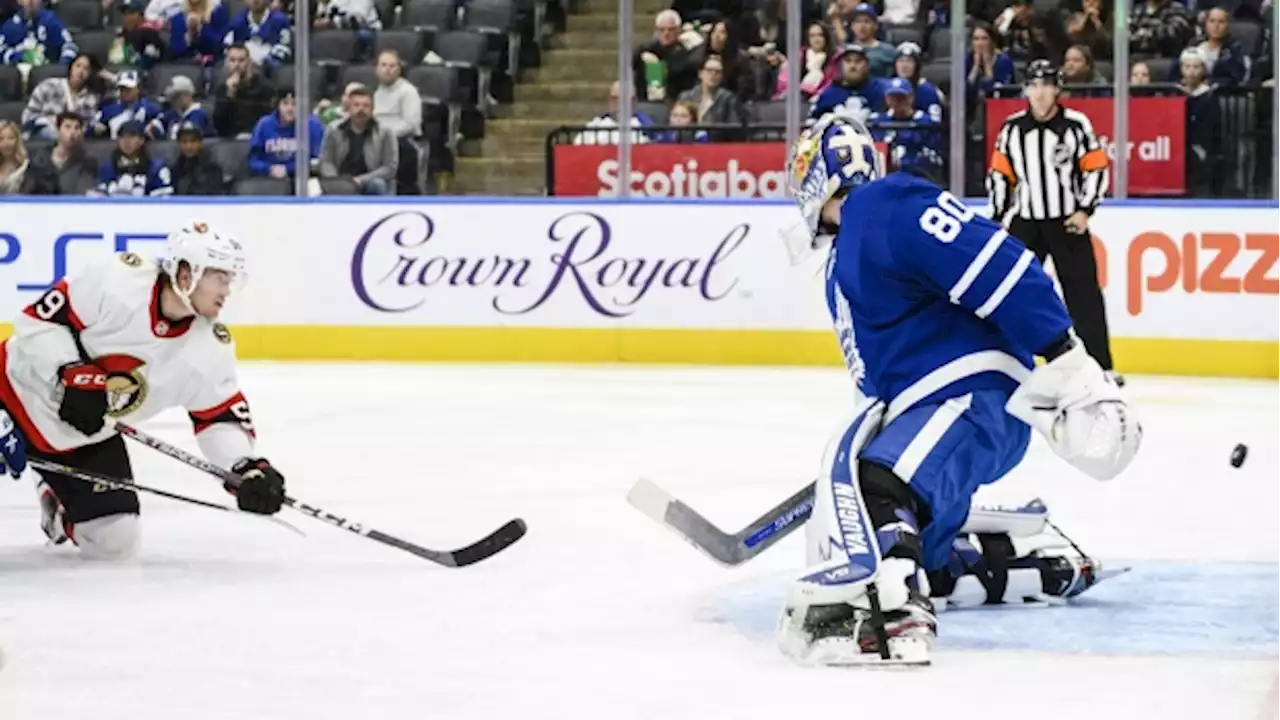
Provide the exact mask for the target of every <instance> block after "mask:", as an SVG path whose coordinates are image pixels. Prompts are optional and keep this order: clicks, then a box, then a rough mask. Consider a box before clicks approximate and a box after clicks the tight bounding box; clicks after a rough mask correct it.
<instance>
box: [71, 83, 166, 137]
mask: <svg viewBox="0 0 1280 720" xmlns="http://www.w3.org/2000/svg"><path fill="white" fill-rule="evenodd" d="M138 85H139V80H138V72H137V71H136V70H125V71H124V72H122V73H120V75H119V76H117V78H116V90H117V91H118V92H119V95H118V96H117V97H116V99H114V100H110V101H108V102H106V103H104V104H103V105H102V106H101V107H100V108H99V109H98V114H97V115H96V116H94V118H93V125H92V130H91V132H90V133H89V134H90V135H92V136H93V137H111V138H114V137H119V135H120V128H121V127H123V126H124V125H125V124H126V123H129V122H140V123H142V126H143V128H144V130H145V128H146V126H147V125H150V124H151V122H152V121H154V120H156V119H157V118H159V117H160V106H159V105H156V104H155V103H153V102H151V101H150V100H148V99H147V98H145V97H143V96H142V90H141V89H139V87H138Z"/></svg>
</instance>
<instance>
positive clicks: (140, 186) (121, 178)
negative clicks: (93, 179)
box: [96, 153, 173, 197]
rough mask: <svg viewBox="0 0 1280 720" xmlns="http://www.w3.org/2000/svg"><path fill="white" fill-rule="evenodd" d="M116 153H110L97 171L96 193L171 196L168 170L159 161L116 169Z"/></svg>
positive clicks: (120, 195)
mask: <svg viewBox="0 0 1280 720" xmlns="http://www.w3.org/2000/svg"><path fill="white" fill-rule="evenodd" d="M117 156H118V153H112V155H111V157H109V158H107V159H106V160H105V161H103V163H102V167H101V168H100V169H99V171H98V187H97V188H96V189H97V191H98V192H100V193H102V194H103V195H108V196H111V197H144V196H147V197H163V196H165V195H172V194H173V182H172V180H171V179H170V177H169V168H167V167H165V164H164V163H162V162H160V161H159V160H149V161H148V162H146V163H143V162H137V163H133V164H132V165H127V166H125V167H124V168H121V167H117Z"/></svg>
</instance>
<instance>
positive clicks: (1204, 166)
mask: <svg viewBox="0 0 1280 720" xmlns="http://www.w3.org/2000/svg"><path fill="white" fill-rule="evenodd" d="M1178 69H1179V74H1180V77H1179V80H1178V85H1179V87H1181V88H1182V91H1183V92H1184V93H1186V95H1187V149H1188V151H1189V152H1188V153H1187V188H1188V190H1189V191H1190V193H1191V194H1192V195H1193V196H1194V195H1199V196H1205V195H1216V194H1217V193H1218V191H1219V190H1220V185H1221V183H1220V182H1219V179H1218V161H1219V159H1220V158H1221V156H1222V138H1221V134H1222V132H1221V111H1220V108H1219V106H1218V98H1217V96H1216V95H1215V93H1214V92H1213V86H1212V85H1210V84H1209V82H1208V79H1209V72H1208V68H1207V67H1206V64H1205V60H1204V56H1203V55H1202V54H1200V50H1199V49H1197V48H1193V47H1192V48H1187V49H1186V50H1183V51H1182V54H1181V55H1180V56H1179V57H1178Z"/></svg>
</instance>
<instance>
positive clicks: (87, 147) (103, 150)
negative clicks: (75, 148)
mask: <svg viewBox="0 0 1280 720" xmlns="http://www.w3.org/2000/svg"><path fill="white" fill-rule="evenodd" d="M115 150H116V141H115V140H86V141H85V143H84V151H85V154H86V155H88V156H89V157H90V158H93V163H94V165H96V166H99V167H101V166H102V163H104V162H106V161H107V159H108V158H110V157H111V153H113V152H115Z"/></svg>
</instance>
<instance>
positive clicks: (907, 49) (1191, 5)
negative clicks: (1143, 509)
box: [574, 0, 1275, 190]
mask: <svg viewBox="0 0 1280 720" xmlns="http://www.w3.org/2000/svg"><path fill="white" fill-rule="evenodd" d="M797 1H799V0H797ZM803 2H804V5H803V6H802V13H801V14H802V17H803V21H804V24H805V27H804V31H803V32H802V33H801V41H802V42H803V43H804V47H803V48H802V58H803V59H802V62H803V67H801V68H800V72H799V75H800V87H799V90H800V93H801V95H802V97H803V98H804V99H805V100H806V101H807V102H808V103H809V107H810V108H811V110H810V111H811V113H812V114H814V115H816V114H819V113H822V112H827V111H830V110H832V109H835V108H841V109H843V110H844V111H846V112H849V113H852V114H854V115H856V116H858V117H860V118H861V119H862V120H864V121H865V122H867V123H869V125H870V126H871V128H872V130H873V132H874V133H876V134H877V135H879V136H880V138H881V139H883V140H885V141H886V142H888V143H890V144H891V145H892V147H893V157H892V159H893V161H894V162H895V164H896V165H898V166H899V167H908V166H910V167H913V168H914V169H916V170H919V171H924V172H927V173H932V174H939V173H941V172H942V169H943V165H944V163H945V158H946V152H945V140H946V138H945V136H946V132H945V130H944V126H945V122H946V118H945V114H946V110H947V108H948V107H949V106H950V104H951V103H952V102H955V100H953V99H952V98H960V97H962V98H963V101H964V103H965V105H966V108H965V109H966V117H967V118H969V121H970V124H969V128H968V130H969V133H970V137H971V139H973V140H974V141H975V142H974V144H975V145H976V147H975V148H973V149H974V150H976V151H977V152H976V154H977V155H979V156H981V155H983V154H985V153H983V151H982V148H983V142H982V134H983V133H984V128H983V123H982V120H983V111H984V105H985V103H984V100H985V99H986V98H988V97H992V96H993V95H995V94H996V93H998V92H999V90H1000V88H1001V87H1002V86H1013V85H1016V84H1018V83H1020V82H1021V80H1022V78H1021V70H1022V69H1023V68H1025V67H1026V66H1027V64H1028V63H1029V62H1031V61H1033V60H1037V59H1048V60H1049V61H1050V62H1052V63H1053V64H1054V65H1055V66H1058V67H1060V68H1061V69H1062V73H1063V81H1064V82H1065V83H1066V84H1067V86H1068V88H1067V94H1068V95H1070V94H1072V93H1076V94H1106V92H1109V89H1110V84H1111V81H1112V77H1111V75H1112V65H1111V62H1110V61H1111V60H1112V55H1113V49H1114V42H1113V37H1112V27H1113V17H1112V11H1113V5H1112V1H1111V0H971V1H970V2H969V3H967V7H968V8H969V17H968V18H967V27H968V35H969V42H968V45H967V47H966V48H965V51H964V53H963V56H964V63H965V64H964V78H965V86H964V88H963V89H962V90H960V91H956V90H954V89H953V88H951V80H950V77H951V64H950V63H951V55H950V53H951V50H950V48H951V35H950V29H949V23H950V13H949V2H948V0H876V1H875V2H858V1H857V0H817V1H815V0H803ZM1186 3H1187V4H1183V2H1179V1H1178V0H1139V1H1138V2H1137V3H1136V4H1135V5H1134V6H1133V7H1132V9H1131V11H1130V14H1129V18H1128V27H1129V32H1130V36H1129V43H1128V45H1129V51H1130V56H1131V58H1132V71H1133V72H1132V76H1131V78H1132V82H1133V83H1134V84H1135V85H1136V84H1145V85H1151V84H1153V83H1154V84H1164V85H1165V86H1166V87H1167V88H1168V89H1169V91H1171V92H1177V91H1178V90H1179V89H1180V90H1181V92H1183V93H1184V94H1185V95H1186V96H1187V98H1188V136H1189V150H1190V151H1191V152H1190V157H1192V161H1191V164H1192V165H1195V164H1196V163H1197V158H1201V159H1202V158H1206V157H1208V158H1212V157H1214V156H1216V155H1218V154H1220V152H1221V139H1220V133H1219V132H1218V130H1219V129H1220V128H1219V126H1220V116H1221V114H1222V113H1221V108H1220V107H1219V104H1218V100H1217V98H1216V93H1217V92H1218V91H1220V90H1223V89H1228V88H1256V87H1260V86H1266V87H1273V86H1274V76H1273V73H1274V68H1273V67H1272V64H1271V61H1270V57H1271V55H1272V52H1273V51H1272V49H1271V48H1272V43H1273V41H1274V38H1273V35H1272V28H1273V27H1274V12H1275V10H1274V7H1273V5H1272V3H1271V0H1214V2H1213V3H1207V2H1201V4H1196V3H1197V0H1186ZM653 27H654V33H653V38H652V39H651V40H650V41H648V42H647V43H644V44H643V45H641V46H640V47H637V48H635V49H634V52H633V58H632V65H633V68H634V86H635V88H636V92H637V100H638V102H637V104H636V115H635V117H633V119H632V122H631V126H632V127H633V128H635V129H634V130H633V131H632V140H633V142H697V141H698V140H697V138H696V137H695V135H694V134H692V133H689V132H684V133H672V132H670V131H668V130H653V131H647V130H645V129H644V128H645V127H646V126H650V125H655V126H659V127H663V126H674V125H682V124H685V122H686V118H688V117H689V116H692V120H693V122H694V124H698V125H741V124H746V125H753V124H754V125H760V124H763V123H773V124H776V123H781V122H782V118H783V115H782V111H781V109H780V104H781V103H780V100H781V98H782V97H783V95H784V93H785V92H786V90H787V76H788V72H787V62H788V61H787V47H786V42H787V31H786V5H785V2H782V1H780V0H674V2H673V4H672V7H671V8H668V9H665V10H663V11H661V12H660V13H658V15H657V16H656V17H655V18H654V20H653ZM1078 86H1097V89H1098V92H1096V93H1090V92H1088V91H1082V90H1081V89H1080V88H1079V87H1078ZM617 92H618V90H617V88H616V87H615V88H614V91H613V97H612V98H611V100H616V97H617ZM961 92H962V93H963V94H961ZM1014 92H1015V93H1016V88H1014ZM1266 104H1267V105H1268V106H1269V105H1270V101H1269V100H1268V101H1267V103H1266ZM615 115H616V104H615V105H611V107H610V110H609V111H608V112H606V113H603V114H602V115H600V116H599V117H597V118H594V119H593V120H591V121H590V122H589V123H588V125H587V128H588V130H587V131H584V132H582V133H580V134H579V135H578V136H577V137H576V138H575V139H574V142H577V143H580V144H581V143H596V142H616V138H617V132H616V130H608V129H609V128H616V127H617V122H616V119H615ZM1266 127H1268V128H1269V127H1270V124H1269V122H1268V123H1267V124H1266ZM602 131H604V132H602ZM703 136H704V137H705V133H704V135H703ZM1195 170H1196V169H1195V168H1194V167H1193V168H1191V172H1192V174H1195ZM1201 189H1202V190H1203V189H1204V188H1201Z"/></svg>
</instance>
